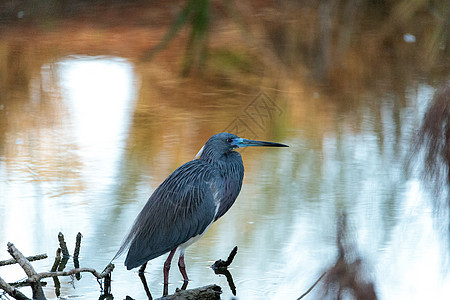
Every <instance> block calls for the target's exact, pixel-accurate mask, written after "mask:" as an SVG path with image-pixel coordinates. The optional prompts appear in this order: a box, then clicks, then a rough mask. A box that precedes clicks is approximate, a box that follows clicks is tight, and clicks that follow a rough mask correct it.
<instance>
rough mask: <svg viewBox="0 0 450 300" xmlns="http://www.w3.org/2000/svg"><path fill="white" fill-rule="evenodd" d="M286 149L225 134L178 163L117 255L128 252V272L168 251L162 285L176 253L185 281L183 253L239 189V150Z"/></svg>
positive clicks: (219, 214)
mask: <svg viewBox="0 0 450 300" xmlns="http://www.w3.org/2000/svg"><path fill="white" fill-rule="evenodd" d="M248 146H271V147H287V146H286V145H283V144H279V143H272V142H261V141H252V140H247V139H243V138H240V137H238V136H236V135H233V134H230V133H219V134H216V135H214V136H212V137H211V138H210V139H209V140H208V141H207V142H206V144H205V145H204V146H203V148H202V149H201V150H200V152H199V154H198V155H197V157H198V159H194V160H192V161H189V162H187V163H185V164H183V165H182V166H181V167H179V168H178V169H176V170H175V171H174V172H173V173H172V174H170V175H169V177H167V179H166V180H164V182H163V183H161V185H160V186H159V187H158V188H157V189H156V190H155V192H154V193H153V194H152V195H151V196H150V198H149V199H148V201H147V203H146V204H145V206H144V208H143V209H142V211H141V212H140V213H139V215H138V216H137V218H136V221H135V222H134V225H133V227H132V229H131V231H130V233H129V234H128V235H127V237H126V238H125V240H124V243H123V245H122V246H121V248H120V249H119V251H118V252H117V254H116V257H117V256H118V255H120V254H121V253H122V252H123V251H125V250H126V249H127V248H128V249H129V250H128V254H127V257H126V259H125V265H126V266H127V269H128V270H130V269H133V268H136V267H139V266H141V265H142V266H143V268H141V271H143V269H144V268H145V264H146V263H147V261H149V260H151V259H153V258H156V257H158V256H160V255H162V254H165V253H167V252H170V254H169V257H168V258H167V260H166V262H165V264H164V284H167V283H168V272H169V268H170V264H171V260H172V257H173V255H174V253H175V250H176V249H177V248H180V250H181V253H180V259H179V262H178V266H179V268H180V271H181V273H182V275H183V279H184V280H185V281H188V277H187V274H186V271H185V266H184V250H185V249H186V247H188V246H189V245H190V244H191V243H192V242H194V241H196V240H197V239H198V238H200V237H201V235H202V234H204V233H205V232H206V230H207V229H208V228H209V226H210V225H211V224H212V223H213V222H214V221H216V220H217V219H219V218H220V217H221V216H223V215H224V214H225V213H226V212H227V211H228V210H229V209H230V207H231V206H232V205H233V203H234V202H235V200H236V198H237V196H238V195H239V192H240V190H241V186H242V179H243V177H244V165H243V163H242V157H241V155H240V154H239V153H238V152H236V151H234V150H235V149H237V148H240V147H248Z"/></svg>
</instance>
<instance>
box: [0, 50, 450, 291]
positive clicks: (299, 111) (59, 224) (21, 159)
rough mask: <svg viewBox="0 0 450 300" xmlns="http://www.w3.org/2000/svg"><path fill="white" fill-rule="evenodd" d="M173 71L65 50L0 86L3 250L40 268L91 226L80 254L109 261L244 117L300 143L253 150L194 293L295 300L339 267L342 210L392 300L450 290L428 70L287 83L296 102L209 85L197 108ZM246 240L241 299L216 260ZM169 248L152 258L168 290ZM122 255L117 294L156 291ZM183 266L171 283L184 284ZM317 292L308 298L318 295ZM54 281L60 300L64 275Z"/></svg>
mask: <svg viewBox="0 0 450 300" xmlns="http://www.w3.org/2000/svg"><path fill="white" fill-rule="evenodd" d="M161 76H162V77H164V76H165V75H164V74H163V75H161ZM163 79H164V80H163V82H158V83H153V82H151V77H150V78H149V76H148V74H147V75H145V74H143V72H142V70H140V69H139V67H138V66H137V65H136V64H135V63H134V62H133V61H132V60H130V59H126V58H123V57H117V56H75V55H66V56H63V57H59V58H58V59H56V60H54V61H51V62H47V63H44V64H42V65H40V66H39V68H38V72H34V75H33V76H31V78H29V80H27V81H26V84H25V85H23V86H20V83H19V87H15V88H13V91H8V93H4V94H3V96H2V98H1V99H0V100H1V101H2V102H0V112H1V114H0V116H1V118H3V120H2V121H1V123H0V125H1V127H0V131H1V133H0V137H1V141H0V142H1V145H0V228H1V232H0V245H1V247H0V248H1V249H4V251H0V260H2V259H8V258H9V257H8V253H7V251H6V244H7V242H12V243H14V244H15V246H16V247H17V248H18V249H19V250H21V251H22V252H23V253H24V254H25V255H34V254H39V253H47V254H48V255H49V259H47V260H44V261H39V262H35V263H33V266H34V267H35V269H36V270H37V271H40V272H42V271H47V270H49V269H50V268H51V266H52V264H53V258H54V256H55V252H56V249H57V248H58V240H57V235H58V232H62V233H63V234H64V235H65V237H66V242H67V243H68V246H69V251H73V247H74V244H75V236H76V234H77V233H78V232H81V233H82V234H83V239H82V246H81V254H80V265H81V266H82V267H91V268H95V269H97V270H102V269H103V268H104V267H105V266H106V265H107V264H108V263H109V261H110V260H111V258H112V257H113V256H114V254H115V253H116V251H117V250H118V248H119V247H120V245H121V241H122V239H123V237H124V236H125V235H126V233H127V231H128V230H129V228H130V226H131V225H132V223H133V221H134V219H135V217H136V215H137V214H138V213H139V211H140V210H141V208H142V207H143V205H144V204H145V202H146V200H147V199H148V197H149V195H151V193H152V192H153V191H154V190H155V188H156V187H157V186H158V184H159V183H161V182H162V181H163V180H164V178H165V177H166V176H168V175H169V174H170V173H171V172H172V171H173V170H174V169H175V168H176V167H178V166H179V165H181V164H182V163H184V162H185V161H187V160H190V159H192V158H193V157H194V156H195V154H196V153H197V151H198V150H199V149H200V148H201V147H202V145H203V144H204V143H205V142H206V140H207V139H208V138H209V137H210V136H211V135H212V134H214V133H217V132H220V131H224V130H230V131H232V130H236V129H239V128H240V130H241V131H243V132H244V133H246V134H244V135H243V136H244V137H247V138H257V139H261V140H271V141H275V142H280V143H285V144H288V145H289V146H290V147H289V148H263V149H253V148H252V149H245V150H244V151H242V156H243V160H244V164H245V170H246V171H245V178H244V184H243V188H242V191H241V193H240V195H239V198H238V200H237V202H236V203H235V205H234V206H233V207H232V209H231V210H230V211H229V212H228V213H227V214H226V215H225V216H224V217H222V218H221V219H220V220H219V221H217V222H216V223H215V224H214V225H213V226H212V227H211V228H210V229H209V231H208V232H207V233H206V234H205V235H204V237H203V238H202V239H201V240H200V241H199V242H197V243H196V244H194V245H192V246H191V247H190V248H188V250H187V252H186V265H187V272H188V274H189V277H190V279H191V282H190V283H189V286H188V288H195V287H200V286H204V285H208V284H213V283H215V284H218V285H220V286H221V287H222V289H223V296H222V298H223V299H297V298H298V297H299V296H300V295H301V294H303V293H304V292H305V291H306V290H307V289H308V288H309V287H310V286H311V285H312V284H313V283H314V282H315V281H316V280H317V278H319V276H320V275H321V274H322V273H323V272H324V271H325V270H328V269H329V268H330V267H331V266H333V264H334V263H335V262H336V259H337V257H338V246H337V242H336V239H337V231H338V228H337V223H338V220H339V218H340V216H341V215H342V213H344V212H345V214H346V216H347V229H348V230H347V231H346V233H345V234H346V237H347V243H348V244H349V245H350V246H349V247H350V248H351V249H352V251H353V255H354V256H355V257H360V258H361V259H362V263H363V266H364V268H363V270H364V276H365V278H366V280H368V281H371V282H373V283H374V287H375V291H376V293H377V295H378V296H379V298H380V299H446V297H447V296H448V295H450V273H449V272H448V266H449V261H448V258H449V256H448V253H449V247H448V246H449V243H448V227H447V226H448V224H446V223H445V222H442V219H440V218H438V217H437V216H436V215H437V211H436V207H434V206H433V202H432V201H431V200H432V197H433V195H432V194H430V192H429V191H428V190H427V189H426V187H425V186H424V184H423V183H422V181H421V180H420V176H419V172H418V170H419V169H420V168H421V166H420V162H419V163H418V165H415V166H413V168H410V169H408V168H407V162H408V159H409V154H410V152H411V147H412V141H413V137H414V134H415V132H416V130H417V128H419V126H420V124H421V121H422V118H423V115H424V113H425V111H426V109H427V107H428V105H429V103H430V100H431V99H432V97H433V94H434V92H435V91H436V86H433V85H431V84H427V83H425V82H426V81H424V80H419V78H418V79H417V80H413V81H411V82H410V83H409V84H405V85H404V86H403V87H402V88H401V89H393V88H390V87H392V85H391V84H390V83H388V82H383V81H380V82H377V85H379V86H385V87H386V90H385V91H384V93H382V94H377V93H372V94H371V93H365V94H364V95H363V96H361V99H359V101H357V103H354V102H352V101H341V102H337V103H336V102H333V101H334V99H332V97H331V96H329V95H327V94H326V93H325V92H324V91H322V90H321V88H319V87H318V88H311V90H308V91H307V90H301V89H299V90H298V91H289V93H291V94H292V93H294V96H292V95H291V96H290V97H289V99H290V100H289V99H288V97H287V96H286V94H288V93H287V92H286V94H283V92H281V93H276V92H274V91H273V90H270V89H264V87H261V88H257V89H256V90H255V92H253V91H252V92H247V91H246V92H245V93H242V94H240V95H239V97H238V98H237V97H236V98H232V97H229V94H227V92H226V91H225V92H224V93H221V91H219V90H218V91H214V92H210V91H205V92H204V93H203V94H199V95H196V97H197V98H200V99H198V101H196V102H195V101H194V102H193V101H191V102H188V103H187V102H185V101H184V99H183V95H181V96H180V94H179V93H177V92H176V88H175V87H174V86H176V84H174V83H173V82H171V81H170V78H163ZM185 84H190V83H189V82H185ZM397 88H398V87H397ZM295 95H298V96H295ZM355 95H361V94H356V92H355V94H354V95H351V96H349V98H352V97H353V98H354V97H357V96H355ZM292 99H294V100H292ZM144 100H145V101H144ZM243 126H245V130H243V129H242V128H243ZM234 246H238V253H237V256H236V258H235V260H234V261H233V263H232V265H231V268H230V271H231V274H232V276H233V280H234V284H235V286H236V291H237V295H236V297H234V296H233V294H232V291H231V289H230V288H229V285H228V283H227V279H226V278H225V276H223V275H221V276H219V275H215V274H214V272H213V271H212V270H211V269H210V268H209V266H210V265H211V264H212V263H213V262H214V261H215V260H217V259H226V258H227V256H228V254H229V253H230V251H231V250H232V248H233V247H234ZM165 258H166V255H164V256H162V257H159V258H157V259H155V260H153V261H151V262H150V263H149V265H148V266H147V273H146V279H147V282H148V285H149V288H150V291H151V292H152V294H153V296H154V297H155V298H157V297H160V296H161V294H162V289H163V286H162V280H163V278H162V266H163V263H164V260H165ZM123 261H124V256H122V257H120V258H118V259H117V260H116V261H115V265H116V268H115V270H114V272H113V276H112V279H113V281H112V293H113V295H114V298H115V299H124V298H125V297H126V296H127V295H128V296H130V297H132V298H134V299H146V293H145V291H144V289H143V287H142V284H141V281H140V279H139V277H138V275H137V270H136V269H135V270H132V271H127V270H126V268H125V267H124V266H123ZM174 262H175V260H174ZM71 263H72V262H71V261H69V267H72V265H71ZM172 266H173V267H172V270H171V273H170V285H169V293H173V292H174V291H175V289H176V288H177V287H181V285H182V277H181V275H180V273H179V271H178V269H177V267H176V263H173V265H172ZM0 276H1V277H2V278H4V279H5V280H6V281H8V282H13V281H16V280H19V279H22V278H24V273H23V271H22V270H21V269H20V268H19V267H18V266H8V267H1V268H0ZM319 288H320V284H319V286H318V287H316V288H315V289H314V290H313V292H312V293H311V294H310V295H308V297H311V298H309V299H315V298H320V293H319V292H318V289H319ZM22 291H23V292H24V293H25V294H27V295H29V296H30V291H29V289H27V288H23V289H22ZM44 291H45V293H46V295H47V296H48V297H49V298H50V299H55V298H57V296H56V295H55V289H54V286H53V282H52V280H47V285H46V286H45V287H44ZM99 295H100V291H99V286H98V284H97V282H96V281H95V279H94V278H93V277H92V276H91V275H90V274H87V273H85V274H83V276H82V279H81V280H80V281H77V280H73V279H72V278H70V277H65V278H62V279H61V298H63V299H68V298H80V299H96V298H98V297H99ZM305 299H307V298H305Z"/></svg>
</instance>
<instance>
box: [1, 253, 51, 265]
mask: <svg viewBox="0 0 450 300" xmlns="http://www.w3.org/2000/svg"><path fill="white" fill-rule="evenodd" d="M47 257H48V256H47V253H44V254H38V255H33V256H28V257H26V259H27V260H28V261H35V260H41V259H46V258H47ZM16 263H17V261H16V260H15V259H14V258H11V259H6V260H0V267H3V266H7V265H13V264H16Z"/></svg>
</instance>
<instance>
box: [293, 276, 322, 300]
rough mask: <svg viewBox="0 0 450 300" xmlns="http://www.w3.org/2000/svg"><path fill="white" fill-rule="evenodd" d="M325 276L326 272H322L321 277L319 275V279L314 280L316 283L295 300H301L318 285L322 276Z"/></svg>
mask: <svg viewBox="0 0 450 300" xmlns="http://www.w3.org/2000/svg"><path fill="white" fill-rule="evenodd" d="M325 274H327V272H323V274H322V275H320V277H319V279H317V280H316V282H314V284H313V285H312V286H311V287H310V288H309V289H308V290H307V291H306V292H304V293H303V295H301V296H300V297H299V298H298V299H297V300H300V299H302V298H303V297H305V296H306V295H307V294H308V293H309V292H311V291H312V289H313V288H314V287H315V286H316V285H317V284H318V283H319V281H320V280H321V279H322V278H323V276H325Z"/></svg>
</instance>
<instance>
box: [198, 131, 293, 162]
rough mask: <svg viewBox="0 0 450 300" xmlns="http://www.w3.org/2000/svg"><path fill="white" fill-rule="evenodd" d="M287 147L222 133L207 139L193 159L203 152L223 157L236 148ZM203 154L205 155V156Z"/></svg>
mask: <svg viewBox="0 0 450 300" xmlns="http://www.w3.org/2000/svg"><path fill="white" fill-rule="evenodd" d="M254 146H260V147H289V146H287V145H284V144H280V143H273V142H263V141H254V140H248V139H244V138H240V137H238V136H237V135H234V134H231V133H228V132H222V133H218V134H215V135H213V136H212V137H210V138H209V140H208V141H207V142H206V144H205V145H204V146H203V147H202V148H201V149H200V151H199V152H198V153H197V155H196V156H195V158H200V157H201V156H202V154H203V153H204V152H206V153H207V154H208V155H223V154H226V153H228V152H230V151H233V150H235V149H237V148H243V147H254ZM206 153H205V154H206Z"/></svg>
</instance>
